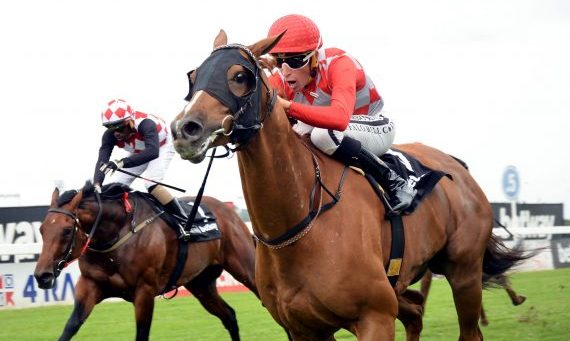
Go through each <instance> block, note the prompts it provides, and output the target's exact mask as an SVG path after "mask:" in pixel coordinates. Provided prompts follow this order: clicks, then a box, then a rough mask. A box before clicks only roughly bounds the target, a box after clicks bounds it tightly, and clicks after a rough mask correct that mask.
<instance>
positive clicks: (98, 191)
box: [93, 184, 101, 194]
mask: <svg viewBox="0 0 570 341" xmlns="http://www.w3.org/2000/svg"><path fill="white" fill-rule="evenodd" d="M93 187H94V188H95V192H97V193H99V194H101V185H99V184H95V185H93Z"/></svg>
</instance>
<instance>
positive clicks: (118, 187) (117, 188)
mask: <svg viewBox="0 0 570 341" xmlns="http://www.w3.org/2000/svg"><path fill="white" fill-rule="evenodd" d="M132 190H133V189H132V188H131V187H129V186H127V185H125V184H122V183H118V182H112V183H110V184H106V185H103V187H102V188H101V199H107V200H112V199H119V198H120V197H121V196H122V195H123V193H124V192H132ZM81 191H82V192H83V198H88V197H93V196H95V186H94V185H93V183H92V182H91V181H89V180H88V181H86V182H85V185H84V186H83V188H82V189H81ZM76 195H77V190H75V189H72V190H69V191H65V192H63V193H62V194H61V195H60V196H59V198H58V199H57V206H58V207H61V206H63V205H65V204H68V203H69V202H70V201H71V200H72V199H73V198H74V197H75V196H76Z"/></svg>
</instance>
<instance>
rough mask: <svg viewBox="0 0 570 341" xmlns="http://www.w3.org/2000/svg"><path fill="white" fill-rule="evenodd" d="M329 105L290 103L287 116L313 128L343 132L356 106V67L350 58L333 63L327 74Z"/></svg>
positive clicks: (339, 59)
mask: <svg viewBox="0 0 570 341" xmlns="http://www.w3.org/2000/svg"><path fill="white" fill-rule="evenodd" d="M328 77H329V83H330V86H331V104H330V105H328V106H316V105H306V104H301V103H295V102H293V103H291V107H290V109H289V115H290V116H292V117H293V118H296V119H298V120H299V121H302V122H305V123H307V124H309V125H312V126H314V127H319V128H324V129H333V130H338V131H344V130H345V129H346V128H347V127H348V123H349V122H350V117H351V116H352V114H353V112H354V107H355V104H356V79H357V72H356V67H355V65H354V63H353V62H352V60H350V58H348V57H346V58H338V59H337V60H335V61H333V62H332V63H331V65H330V67H329V72H328Z"/></svg>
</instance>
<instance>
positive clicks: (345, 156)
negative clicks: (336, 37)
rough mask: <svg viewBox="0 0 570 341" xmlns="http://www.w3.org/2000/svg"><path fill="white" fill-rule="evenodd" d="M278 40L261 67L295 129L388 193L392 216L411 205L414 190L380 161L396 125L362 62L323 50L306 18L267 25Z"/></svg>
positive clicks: (335, 50)
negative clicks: (386, 114) (264, 67)
mask: <svg viewBox="0 0 570 341" xmlns="http://www.w3.org/2000/svg"><path fill="white" fill-rule="evenodd" d="M280 34H281V35H282V37H281V39H280V40H279V41H277V43H276V44H275V46H273V47H272V49H271V51H269V53H270V57H268V58H266V59H265V60H263V62H264V63H265V64H266V65H267V66H269V67H271V66H275V67H276V68H274V69H273V70H272V73H271V76H270V77H269V81H270V83H271V85H272V86H273V88H275V89H277V92H278V94H279V97H278V98H277V100H278V102H279V103H280V104H281V106H282V107H283V108H284V109H285V110H286V112H287V115H288V116H289V117H290V118H292V119H294V120H297V123H296V124H295V126H294V128H293V129H294V130H295V131H296V132H297V133H299V134H307V133H310V137H311V141H312V143H313V144H314V145H315V146H316V147H317V148H319V149H320V150H321V151H323V152H324V153H326V154H328V155H331V156H332V157H334V158H336V159H338V160H340V161H342V162H344V163H345V164H355V162H356V165H358V166H359V167H361V168H363V170H364V171H365V172H367V173H369V174H371V175H372V176H373V177H374V178H375V179H376V181H377V182H378V183H380V184H381V185H382V187H384V188H385V189H386V190H387V191H388V192H389V193H390V195H389V198H388V204H389V206H390V207H389V208H390V210H391V211H392V213H400V212H402V211H403V210H404V209H405V208H407V207H408V206H409V205H410V203H411V202H412V199H413V196H414V195H415V190H414V189H413V188H412V186H411V185H410V184H408V183H407V182H406V180H404V179H402V178H401V177H400V176H399V175H398V174H397V173H395V172H394V171H393V170H391V169H390V168H388V167H387V166H386V165H385V164H384V163H383V162H381V161H380V160H379V159H378V156H380V155H382V154H384V153H385V152H386V151H388V149H389V148H390V147H391V146H392V143H393V142H394V136H395V128H394V124H393V123H392V122H391V120H390V119H388V118H386V117H384V116H383V115H381V113H380V111H381V109H382V107H383V104H384V102H383V100H382V97H381V96H380V94H379V92H378V90H377V89H376V87H375V86H374V83H373V82H372V80H371V79H370V78H369V77H368V76H367V75H366V73H365V72H364V70H363V68H362V66H361V65H360V63H359V62H358V61H357V60H356V59H354V58H353V57H352V56H350V55H348V54H346V53H345V52H344V51H343V50H341V49H338V48H323V47H322V44H323V43H322V37H321V34H320V31H319V28H318V27H317V25H316V24H315V23H314V22H313V21H312V20H311V19H309V18H307V17H305V16H302V15H298V14H292V15H286V16H284V17H281V18H279V19H277V20H276V21H275V22H274V23H273V25H271V27H270V29H269V32H268V37H276V36H278V35H280Z"/></svg>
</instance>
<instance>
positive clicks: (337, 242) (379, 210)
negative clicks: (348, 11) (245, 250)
mask: <svg viewBox="0 0 570 341" xmlns="http://www.w3.org/2000/svg"><path fill="white" fill-rule="evenodd" d="M282 35H283V33H282V34H281V35H278V36H276V37H268V38H265V39H262V40H260V41H258V42H257V43H255V44H253V45H250V46H244V45H241V44H228V43H227V36H226V33H225V32H224V31H223V30H221V31H220V33H219V34H218V36H217V37H216V38H215V40H214V50H213V52H212V54H211V55H210V56H209V57H208V58H207V59H206V60H205V61H204V62H203V63H202V64H201V65H200V67H198V68H197V69H196V70H193V71H191V72H189V73H188V78H189V81H190V93H189V95H188V96H187V97H186V99H187V100H188V101H189V102H188V103H187V104H186V105H185V107H184V109H183V110H182V111H181V112H180V113H179V114H178V116H177V117H176V118H175V119H174V120H173V121H172V123H171V127H172V130H171V131H172V133H173V135H174V138H175V142H174V145H175V148H176V150H177V152H178V153H179V154H180V156H181V157H182V158H183V159H187V160H189V161H191V162H193V163H198V162H201V161H202V160H203V159H204V158H205V155H206V151H207V150H208V149H210V148H213V147H215V146H221V145H227V144H233V145H234V146H235V149H236V150H237V151H238V152H237V155H238V167H239V172H240V177H241V182H242V188H243V192H244V198H245V201H246V204H247V208H248V211H249V214H250V218H251V222H252V224H253V230H254V234H255V236H256V238H257V240H258V241H259V243H258V245H257V248H256V269H255V270H256V280H257V282H256V283H257V286H258V289H259V293H260V297H261V300H262V302H263V304H264V306H265V307H266V308H267V309H268V310H269V312H270V314H271V315H272V317H273V318H274V319H275V320H276V321H277V322H278V323H279V324H281V325H282V326H283V327H284V328H285V329H286V330H288V331H289V333H290V335H291V336H292V338H293V339H294V340H334V333H335V332H336V331H338V330H339V329H346V330H348V331H350V332H351V333H353V334H354V335H355V336H356V337H357V339H358V340H391V339H394V337H395V319H396V318H399V319H400V320H401V321H402V322H403V324H404V326H405V328H406V334H407V339H408V340H417V339H419V334H420V332H421V329H422V314H421V312H422V304H423V297H422V295H421V293H419V292H418V291H412V290H409V289H407V287H408V286H409V285H410V284H411V283H412V282H413V281H414V280H416V279H419V278H420V277H421V274H422V273H423V271H424V270H425V269H426V267H429V268H430V269H431V270H432V271H433V272H434V273H439V274H444V275H445V276H446V278H447V280H448V281H449V283H450V285H451V288H452V291H453V298H454V301H455V306H456V310H457V316H458V322H459V330H460V335H459V339H460V340H481V339H482V338H483V336H482V334H481V330H480V328H479V325H478V319H479V311H480V309H481V291H482V282H483V272H485V273H487V274H498V273H504V272H505V271H506V270H507V269H509V268H510V267H511V266H513V265H514V264H516V263H517V262H518V261H520V260H522V256H521V254H520V253H517V252H515V251H513V250H510V249H506V248H504V247H503V246H502V244H501V243H500V242H499V241H498V240H497V239H495V238H494V237H492V231H491V228H492V224H493V216H492V210H491V206H490V204H489V202H488V201H487V199H486V197H485V195H484V193H483V191H482V190H481V189H480V188H479V186H478V185H477V183H476V182H475V180H474V179H473V178H472V177H471V175H470V174H469V173H468V172H467V170H466V169H465V168H464V167H463V166H462V165H461V164H460V163H459V162H457V161H456V160H455V159H454V158H452V157H450V156H449V155H447V154H445V153H443V152H441V151H439V150H437V149H434V148H431V147H429V146H426V145H423V144H420V143H414V144H405V145H398V146H396V147H397V148H398V149H400V150H402V151H404V152H406V153H407V154H410V155H412V156H414V157H416V158H417V159H419V160H420V162H422V163H423V164H424V165H426V166H427V167H429V168H431V169H436V170H441V171H444V172H445V173H447V174H449V175H451V177H452V179H450V178H447V177H444V178H442V180H440V181H439V183H438V184H437V186H436V187H435V188H434V190H433V191H432V192H431V193H430V194H429V195H428V196H427V197H426V198H425V199H424V201H423V202H422V203H421V204H420V205H419V207H418V208H417V209H416V211H415V212H414V213H413V214H411V215H408V216H405V217H404V218H403V220H404V225H405V228H404V230H405V240H406V247H405V251H404V257H403V263H402V265H401V269H400V273H399V279H398V281H397V283H396V284H395V286H394V287H392V286H391V284H390V283H389V280H388V276H387V274H386V270H385V266H386V265H387V263H388V259H389V253H390V246H391V241H392V235H391V230H390V226H389V223H388V221H387V220H386V219H385V214H386V212H385V208H384V206H383V204H382V202H381V201H380V199H379V198H378V197H377V195H376V194H375V191H374V190H373V189H372V188H371V186H370V185H369V183H368V182H367V180H366V179H365V177H364V176H361V174H359V173H357V172H353V171H351V170H348V171H347V168H346V166H345V165H344V164H341V163H340V162H338V161H336V160H333V159H332V158H330V157H328V156H326V155H324V154H323V153H321V152H320V151H318V150H316V149H315V148H314V147H312V146H311V145H310V144H309V143H308V142H307V141H306V139H304V138H302V137H300V136H298V135H297V134H296V133H295V132H294V131H293V129H292V127H291V124H290V122H289V120H288V117H287V115H286V112H285V110H284V108H283V107H282V106H281V105H280V104H279V102H278V101H276V100H275V98H276V97H275V96H276V93H275V90H273V89H272V88H271V87H270V86H269V85H268V80H267V76H266V74H265V70H263V69H262V67H261V64H260V62H259V58H260V57H261V56H262V55H264V54H265V53H267V52H268V51H270V50H271V48H272V47H273V46H274V45H275V44H276V43H277V41H278V40H279V39H280V38H281V36H282ZM335 189H336V193H335ZM331 206H332V208H331ZM329 208H330V209H329Z"/></svg>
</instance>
